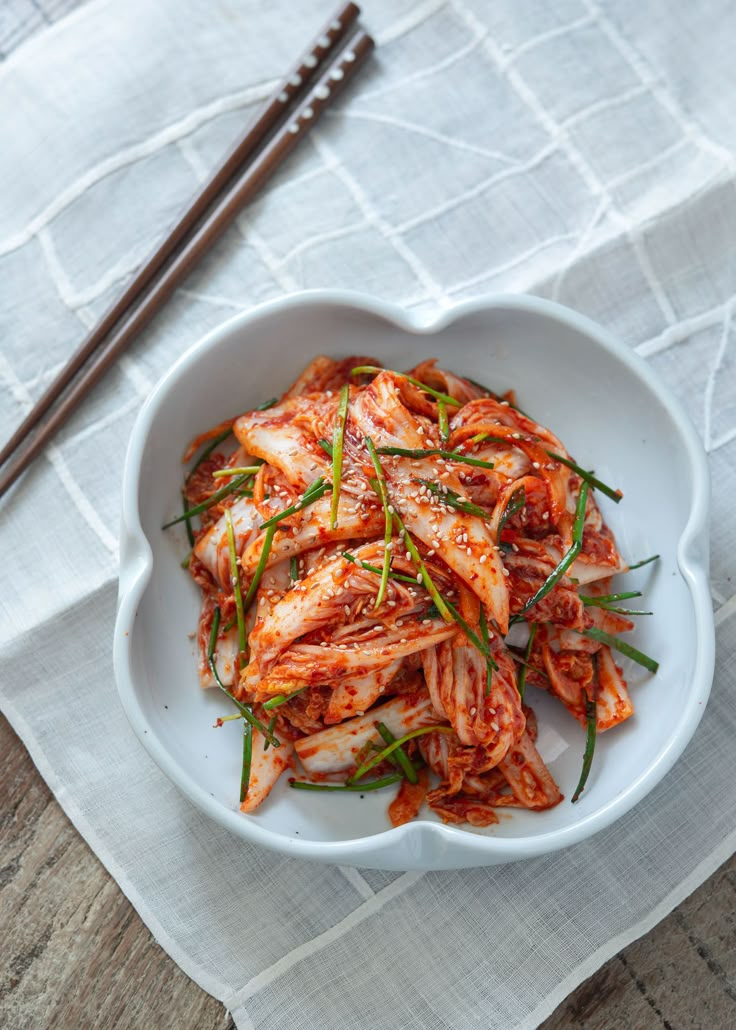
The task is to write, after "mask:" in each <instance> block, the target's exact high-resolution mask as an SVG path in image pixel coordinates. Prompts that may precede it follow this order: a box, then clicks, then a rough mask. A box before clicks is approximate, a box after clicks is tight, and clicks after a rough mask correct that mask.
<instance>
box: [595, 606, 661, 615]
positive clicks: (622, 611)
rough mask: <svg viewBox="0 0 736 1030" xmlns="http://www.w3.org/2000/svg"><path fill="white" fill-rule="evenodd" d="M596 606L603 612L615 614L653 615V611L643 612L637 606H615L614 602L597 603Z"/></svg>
mask: <svg viewBox="0 0 736 1030" xmlns="http://www.w3.org/2000/svg"><path fill="white" fill-rule="evenodd" d="M598 607H599V608H600V609H601V611H604V612H614V613H615V614H616V615H654V612H643V611H641V610H640V609H637V608H617V607H616V605H615V604H599V605H598Z"/></svg>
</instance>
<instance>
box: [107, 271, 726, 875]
mask: <svg viewBox="0 0 736 1030" xmlns="http://www.w3.org/2000/svg"><path fill="white" fill-rule="evenodd" d="M319 353H325V354H328V355H332V356H346V355H349V354H368V355H374V356H375V357H376V358H379V359H380V360H381V361H382V362H383V363H384V364H385V365H387V366H388V367H393V368H399V369H403V368H409V367H411V366H412V365H414V364H415V363H417V362H419V361H421V360H422V359H424V358H427V357H433V356H436V357H437V358H439V360H440V363H441V364H443V365H445V366H446V367H447V368H449V369H452V370H453V371H456V372H459V373H460V374H461V375H463V374H467V375H469V376H471V377H472V378H474V379H477V380H479V381H480V382H483V383H486V384H487V385H489V386H491V387H492V388H493V389H495V390H499V391H502V390H505V389H508V388H509V387H514V388H515V389H516V390H517V392H518V397H519V401H520V404H521V406H522V407H523V408H525V409H526V410H527V411H530V412H531V413H532V414H533V416H534V418H535V419H537V420H538V421H540V422H541V423H543V424H545V425H548V426H550V427H551V428H552V429H553V431H554V432H555V433H557V434H558V435H559V436H560V437H561V439H562V440H563V441H564V443H565V445H566V446H567V447H568V449H569V450H570V453H571V454H573V455H574V456H575V458H576V460H577V461H579V462H580V463H581V464H582V465H584V466H585V467H586V468H595V469H596V472H597V474H598V475H599V476H600V477H601V478H602V479H603V480H604V481H606V480H607V481H609V482H612V483H613V484H615V485H616V486H619V487H621V489H622V490H623V491H624V495H625V496H624V500H623V501H622V503H621V504H620V505H615V504H613V503H612V502H610V501H608V500H607V499H606V498H605V497H602V496H600V495H599V503H600V504H601V507H602V509H603V512H604V517H605V518H606V520H607V521H608V522H609V524H610V526H611V527H612V529H613V530H614V532H615V533H616V536H617V540H618V543H619V547H620V549H621V551H622V552H623V554H624V556H625V557H627V558H628V559H629V560H630V561H635V560H636V559H640V558H643V557H646V556H648V555H650V554H652V553H655V552H658V553H659V554H661V556H662V558H661V561H660V562H659V563H657V564H656V565H654V566H652V565H650V566H647V567H646V568H643V569H641V570H639V571H637V572H634V573H631V574H629V575H628V576H627V577H626V579H625V582H626V584H627V587H628V586H636V587H641V588H642V589H643V590H644V592H645V599H646V602H647V607H651V608H652V609H653V610H654V612H655V614H654V615H653V616H651V617H648V618H641V619H640V620H639V622H638V624H637V629H636V631H635V633H634V634H632V635H631V639H632V642H633V643H634V644H635V645H636V646H637V647H639V648H640V649H641V650H643V651H646V652H647V653H648V654H651V655H653V656H655V657H656V658H658V659H659V661H660V663H661V664H660V669H659V672H658V673H657V675H656V676H654V677H652V676H650V675H649V674H648V673H646V672H645V671H644V670H643V669H641V668H640V667H639V666H637V665H632V664H631V663H630V662H628V661H627V660H624V661H623V664H624V666H625V674H626V676H627V678H628V680H629V684H630V689H631V693H632V695H633V700H634V703H635V707H636V713H635V715H634V717H633V718H631V719H630V720H629V721H628V722H626V723H625V724H624V725H622V726H619V727H617V728H615V729H614V730H612V731H611V732H610V733H606V734H604V735H603V736H601V737H600V738H599V740H598V743H597V746H596V753H595V761H594V763H593V770H592V773H591V776H590V779H589V781H588V786H587V789H586V790H585V793H584V794H583V795H582V797H581V799H580V800H579V801H578V802H577V804H575V805H572V804H570V801H569V800H565V801H563V802H562V804H560V805H558V806H557V807H556V808H554V809H552V810H550V811H548V812H543V813H538V812H529V811H513V812H510V813H509V814H504V815H502V817H501V822H500V824H499V825H498V826H494V827H491V828H489V829H487V830H473V829H463V828H458V827H456V826H445V825H443V824H442V823H440V822H439V821H437V820H436V819H435V818H434V817H433V816H431V815H428V816H426V817H422V818H420V819H418V820H416V821H415V822H411V823H408V824H407V825H404V826H401V827H399V828H397V829H392V828H391V827H390V824H389V822H388V818H387V815H386V808H387V804H388V800H389V796H390V795H391V793H392V792H391V791H388V792H386V791H383V792H377V793H373V794H371V793H368V794H366V795H365V796H364V797H361V796H360V795H357V794H346V795H338V796H335V795H334V794H329V795H327V794H304V793H301V792H297V791H293V790H290V789H289V787H288V784H287V783H286V779H285V777H282V780H281V782H280V783H279V784H278V785H277V787H276V788H275V789H274V791H273V793H272V795H271V797H269V798H268V800H267V801H266V802H265V803H264V805H263V806H262V807H261V808H259V809H258V811H257V813H255V814H254V815H250V816H248V815H243V814H241V813H240V812H239V810H238V796H237V795H238V788H239V780H240V777H239V762H240V749H241V741H242V731H240V732H239V730H238V728H237V725H236V724H234V723H226V724H225V726H224V727H223V728H221V729H213V728H212V724H213V722H214V720H215V718H216V717H217V716H218V715H222V714H225V713H226V711H227V702H226V701H224V699H223V698H222V695H219V696H218V694H217V693H213V692H212V691H202V690H200V688H199V686H198V684H197V676H196V672H195V661H194V656H193V644H192V641H191V639H190V638H189V634H190V633H191V632H192V631H193V630H194V629H195V627H196V622H197V612H198V602H199V596H198V595H199V591H198V588H197V587H196V586H195V584H194V583H193V582H192V581H191V580H190V579H189V577H188V575H187V574H186V573H185V572H183V571H182V569H181V568H180V566H179V563H180V561H181V558H182V556H183V555H184V554H185V553H186V550H187V544H186V540H185V538H184V532H183V530H182V531H179V529H176V530H174V531H171V530H170V531H168V532H166V533H163V532H162V531H161V528H160V527H161V525H162V523H164V522H165V521H166V519H167V518H168V517H171V515H172V513H176V511H177V507H178V504H179V489H180V485H181V481H182V465H181V454H182V450H183V448H184V446H185V445H186V443H187V442H188V441H189V440H190V439H191V438H192V437H193V436H194V435H196V433H198V432H199V431H201V430H202V429H204V428H206V427H207V426H210V425H214V424H215V423H217V422H219V421H221V420H222V419H224V418H226V417H228V416H232V415H233V414H236V413H237V412H239V411H242V410H245V409H247V408H249V407H253V406H255V405H257V404H259V403H260V402H262V401H263V400H264V398H267V397H270V396H273V395H275V394H279V393H280V392H282V391H283V390H284V389H285V388H286V387H287V385H288V384H289V383H290V382H291V381H292V380H293V379H294V378H295V377H296V376H297V374H298V373H299V372H300V371H301V370H302V368H303V367H304V366H305V365H306V364H307V362H308V361H309V360H310V359H311V358H312V357H314V356H315V355H316V354H319ZM707 514H708V472H707V465H706V459H705V454H704V452H703V449H702V446H701V444H700V441H699V440H698V438H697V436H696V434H695V432H694V430H693V428H692V426H691V425H690V423H689V421H688V419H687V416H686V415H685V413H684V412H683V410H682V409H681V407H680V405H679V404H678V403H677V402H676V401H675V400H674V399H673V397H672V396H671V395H670V393H669V391H668V390H667V389H666V388H665V387H664V386H663V385H662V384H661V383H660V382H659V381H658V380H657V379H656V377H655V376H654V374H653V373H652V372H651V371H650V369H649V368H648V367H647V366H646V364H645V363H644V362H643V361H642V360H640V359H639V358H638V357H637V356H636V355H635V354H633V353H632V352H631V351H630V350H629V349H628V348H627V347H625V346H623V345H622V344H621V343H619V342H617V341H616V340H614V339H612V338H611V337H610V336H609V335H608V333H606V332H605V331H604V330H603V329H601V328H600V327H598V326H596V325H595V324H593V323H592V322H590V321H588V319H586V318H583V317H582V316H580V315H578V314H575V313H574V312H572V311H569V310H567V309H565V308H562V307H559V306H558V305H555V304H551V303H549V302H546V301H542V300H538V299H536V298H532V297H519V296H517V297H493V298H488V299H484V300H476V301H473V302H471V303H468V304H463V305H460V306H459V307H456V308H454V309H453V310H451V311H449V312H446V313H445V314H443V315H442V316H441V317H440V318H439V319H437V320H436V321H432V322H427V321H425V320H424V319H423V318H422V317H420V316H418V315H415V314H412V313H411V312H405V311H401V310H399V309H397V308H395V307H392V306H390V305H388V304H384V303H381V302H379V301H376V300H369V299H366V298H363V297H360V296H357V295H352V294H344V293H325V292H315V293H308V294H303V295H300V296H294V297H288V298H286V299H284V300H280V301H277V302H275V303H270V304H266V305H264V306H262V307H259V308H256V309H255V310H254V311H252V312H250V313H249V314H247V315H243V316H239V317H237V318H235V319H233V320H232V321H230V322H227V323H226V324H225V325H224V326H222V327H221V328H220V329H217V330H216V331H214V332H212V333H210V334H209V336H207V337H206V338H205V339H204V340H202V341H201V342H200V343H198V344H197V345H196V346H195V347H193V348H192V349H191V350H189V351H188V352H187V353H186V354H185V355H184V356H183V357H182V358H181V359H180V360H179V361H178V362H177V363H176V364H175V365H174V367H173V368H172V369H171V371H170V372H168V374H167V375H166V376H165V377H164V378H163V380H162V381H161V382H160V383H159V385H158V387H157V388H156V389H155V390H154V392H153V394H152V395H151V397H150V398H149V399H148V401H147V402H146V404H145V406H144V407H143V410H142V411H141V413H140V415H139V416H138V419H137V421H136V424H135V428H134V429H133V433H132V436H131V440H130V445H129V448H128V454H127V459H126V463H125V473H124V483H123V524H122V541H121V560H120V596H119V608H118V617H117V624H116V627H115V642H114V659H115V674H116V678H117V684H118V690H119V693H120V698H121V700H122V703H123V707H124V708H125V711H126V713H127V715H128V718H129V719H130V722H131V723H132V725H133V728H134V729H135V731H136V733H137V734H138V737H139V738H140V740H141V742H142V743H143V745H144V746H145V747H146V748H147V750H148V751H149V753H150V754H151V755H152V757H153V758H154V759H155V760H156V762H157V763H158V764H159V765H160V767H161V768H162V769H163V770H164V772H165V773H166V774H167V775H168V776H169V777H170V778H171V779H172V780H173V781H174V783H175V784H176V785H177V786H178V787H179V788H180V789H181V790H182V791H183V792H184V793H185V794H186V795H187V796H188V797H189V798H190V799H191V800H192V801H193V802H194V803H195V804H196V805H198V806H199V807H200V808H201V809H202V810H203V811H204V812H206V813H207V814H208V815H209V816H211V817H212V818H213V819H215V820H216V821H217V822H219V823H222V824H223V825H224V826H227V827H228V828H229V829H231V830H232V831H233V833H237V834H240V835H241V836H242V837H244V838H245V839H246V840H250V841H254V842H256V843H258V844H263V845H265V846H266V847H270V848H274V849H276V850H278V851H281V852H284V853H286V854H289V855H293V856H301V857H302V858H309V859H317V860H319V861H324V862H336V863H341V864H353V865H362V866H370V867H374V868H383V869H451V868H462V867H465V866H478V865H491V864H495V863H501V862H509V861H513V860H517V859H521V858H530V857H532V856H535V855H540V854H543V853H545V852H549V851H553V850H555V849H558V848H562V847H566V846H568V845H570V844H575V843H576V842H578V841H581V840H583V839H584V838H585V837H588V836H590V835H591V834H592V833H595V832H597V831H598V830H601V829H602V828H603V827H605V826H608V825H609V824H610V823H612V822H613V821H614V820H615V819H617V818H619V817H620V816H621V815H623V814H624V813H625V812H627V811H628V810H629V809H630V808H631V807H632V806H633V805H635V804H636V803H637V802H638V801H640V800H641V799H642V798H643V797H644V796H645V795H646V794H647V793H648V792H649V791H650V790H651V789H652V787H654V786H655V784H656V783H658V782H659V780H661V778H662V777H663V776H664V775H665V774H666V773H667V771H668V770H669V769H670V768H671V767H672V765H673V763H674V762H675V760H676V759H677V758H678V756H679V755H680V754H681V753H682V751H683V749H684V747H685V745H686V744H687V742H688V741H689V740H690V738H691V736H692V734H693V732H694V731H695V728H696V726H697V724H698V722H699V721H700V718H701V716H702V714H703V710H704V707H705V703H706V700H707V697H708V693H709V689H710V684H711V679H712V675H713V657H714V632H713V617H712V610H711V604H710V597H709V592H708V579H707V568H708V537H707ZM530 700H531V703H532V704H533V706H534V708H535V709H536V711H537V715H538V718H539V724H540V727H541V730H542V732H541V736H540V751H541V752H542V755H543V757H545V759H547V761H548V764H549V766H550V769H551V771H552V774H553V776H554V777H555V779H556V781H557V782H558V784H559V785H560V787H561V790H562V792H563V793H564V794H565V795H566V798H567V799H569V797H570V796H571V794H572V792H573V788H574V786H575V783H576V782H577V778H578V775H579V772H580V766H581V761H582V754H583V747H584V732H583V730H582V729H581V728H580V726H579V725H578V724H577V722H575V721H574V720H573V719H572V717H571V716H569V715H568V713H567V712H566V711H565V709H564V708H563V707H562V706H561V705H559V703H557V702H555V701H554V700H553V699H551V698H549V697H548V696H547V695H546V694H544V693H543V692H541V691H534V690H532V692H531V697H530Z"/></svg>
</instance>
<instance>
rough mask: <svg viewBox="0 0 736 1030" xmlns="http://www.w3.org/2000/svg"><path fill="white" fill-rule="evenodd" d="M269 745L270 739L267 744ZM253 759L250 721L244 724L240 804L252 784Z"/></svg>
mask: <svg viewBox="0 0 736 1030" xmlns="http://www.w3.org/2000/svg"><path fill="white" fill-rule="evenodd" d="M265 746H266V747H268V741H266V744H265ZM252 761H253V727H252V726H251V724H250V723H249V722H246V723H245V725H244V726H243V771H242V773H241V775H240V804H241V805H242V804H243V802H244V801H245V799H246V797H247V796H248V787H249V786H250V767H251V763H252Z"/></svg>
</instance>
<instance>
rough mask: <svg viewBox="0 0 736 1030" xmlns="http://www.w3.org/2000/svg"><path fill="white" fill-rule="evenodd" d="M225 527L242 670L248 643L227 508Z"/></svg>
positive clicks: (233, 536)
mask: <svg viewBox="0 0 736 1030" xmlns="http://www.w3.org/2000/svg"><path fill="white" fill-rule="evenodd" d="M225 527H226V529H227V546H228V550H229V552H230V580H231V582H232V586H233V593H234V594H235V618H236V620H237V623H238V664H239V666H240V668H241V669H242V668H243V666H244V665H245V662H246V655H247V649H248V643H247V641H246V639H245V614H244V612H243V591H242V589H241V586H240V569H239V568H238V552H237V550H236V548H235V531H234V530H233V520H232V516H231V515H230V509H229V508H228V509H227V511H226V512H225Z"/></svg>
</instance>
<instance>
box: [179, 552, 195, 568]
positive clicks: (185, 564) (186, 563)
mask: <svg viewBox="0 0 736 1030" xmlns="http://www.w3.org/2000/svg"><path fill="white" fill-rule="evenodd" d="M191 560H192V552H191V551H190V552H189V554H188V555H187V556H186V558H182V560H181V561H180V562H179V566H180V567H181V568H182V569H188V568H189V562H190V561H191Z"/></svg>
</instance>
